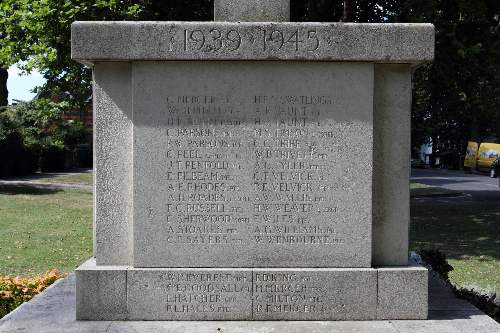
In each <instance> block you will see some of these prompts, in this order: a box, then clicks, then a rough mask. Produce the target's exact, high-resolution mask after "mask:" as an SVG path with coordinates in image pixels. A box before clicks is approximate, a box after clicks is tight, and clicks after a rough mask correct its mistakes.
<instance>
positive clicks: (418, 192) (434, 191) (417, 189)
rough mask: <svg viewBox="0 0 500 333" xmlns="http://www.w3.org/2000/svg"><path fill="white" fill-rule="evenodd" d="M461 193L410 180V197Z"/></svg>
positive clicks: (456, 194)
mask: <svg viewBox="0 0 500 333" xmlns="http://www.w3.org/2000/svg"><path fill="white" fill-rule="evenodd" d="M461 194H462V193H460V192H457V191H452V190H448V189H446V188H442V187H436V186H430V185H426V184H422V183H416V182H410V195H411V196H412V197H430V196H434V197H439V196H458V195H461Z"/></svg>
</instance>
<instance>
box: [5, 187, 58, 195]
mask: <svg viewBox="0 0 500 333" xmlns="http://www.w3.org/2000/svg"><path fill="white" fill-rule="evenodd" d="M61 191H63V189H60V188H52V187H47V186H36V185H33V186H26V185H0V194H6V195H18V194H25V195H26V194H27V195H46V194H55V193H58V192H61Z"/></svg>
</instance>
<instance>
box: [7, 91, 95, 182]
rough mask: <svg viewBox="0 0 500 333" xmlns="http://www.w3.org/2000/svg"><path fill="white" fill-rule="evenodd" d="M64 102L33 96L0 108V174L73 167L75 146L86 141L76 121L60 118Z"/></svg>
mask: <svg viewBox="0 0 500 333" xmlns="http://www.w3.org/2000/svg"><path fill="white" fill-rule="evenodd" d="M68 108H69V104H68V103H66V102H53V101H51V100H48V99H36V100H33V101H31V102H27V103H20V104H18V105H16V106H12V107H7V108H2V109H1V110H0V159H1V160H2V163H1V165H0V177H6V176H22V175H26V174H29V173H32V172H34V171H36V170H37V169H38V168H40V169H41V170H42V171H47V172H57V171H63V170H66V169H68V168H71V167H73V160H74V158H73V155H75V153H74V151H75V149H76V148H75V147H76V146H77V145H78V144H79V143H81V142H85V141H86V140H87V129H86V128H85V126H84V125H83V124H82V123H81V122H79V121H73V120H69V121H68V120H65V119H63V113H64V112H65V111H66V110H68Z"/></svg>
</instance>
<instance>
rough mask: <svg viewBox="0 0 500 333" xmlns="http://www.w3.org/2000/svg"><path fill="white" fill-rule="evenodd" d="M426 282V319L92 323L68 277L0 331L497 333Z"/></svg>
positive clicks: (472, 311) (489, 322)
mask: <svg viewBox="0 0 500 333" xmlns="http://www.w3.org/2000/svg"><path fill="white" fill-rule="evenodd" d="M429 282H430V286H429V290H430V291H431V292H430V293H429V318H430V319H429V320H391V321H389V320H385V321H281V322H280V321H265V322H264V321H210V322H207V321H196V322H194V321H138V322H133V321H132V322H131V321H128V322H123V321H116V322H109V321H99V322H96V321H76V319H75V276H74V274H72V275H70V276H69V277H67V278H66V279H64V280H60V281H58V282H57V283H55V284H54V285H53V286H51V287H49V288H48V289H47V290H46V291H45V292H43V293H42V294H40V295H39V296H37V297H35V298H34V299H33V300H32V301H30V302H27V303H25V304H24V305H22V306H21V307H19V308H18V309H16V310H15V311H13V312H11V313H10V314H9V315H7V316H6V317H4V318H3V319H2V320H0V333H12V332H23V333H30V332H36V333H49V332H50V333H60V332H65V333H76V332H78V333H82V332H93V333H101V332H112V333H118V332H120V333H132V332H134V333H135V332H163V333H174V332H175V333H179V332H187V333H220V332H224V333H243V332H252V333H268V332H273V333H279V332H287V333H299V332H300V333H302V332H315V333H322V332H339V333H340V332H342V333H350V332H352V333H354V332H356V333H364V332H366V333H368V332H369V333H378V332H384V333H406V332H408V333H410V332H411V333H420V332H421V333H430V332H433V333H434V332H436V333H460V332H463V333H465V332H467V333H471V332H477V333H500V324H498V323H496V322H495V321H494V320H493V319H491V318H490V317H488V316H487V315H485V314H484V313H482V312H481V311H479V310H478V309H477V308H475V307H474V306H473V305H471V304H469V303H467V302H465V301H461V300H458V299H457V298H455V296H454V295H453V294H452V293H451V292H450V291H449V290H447V289H446V288H445V287H444V286H443V285H442V284H441V283H440V282H439V280H437V279H436V278H431V279H430V281H429ZM446 304H447V306H445V305H446Z"/></svg>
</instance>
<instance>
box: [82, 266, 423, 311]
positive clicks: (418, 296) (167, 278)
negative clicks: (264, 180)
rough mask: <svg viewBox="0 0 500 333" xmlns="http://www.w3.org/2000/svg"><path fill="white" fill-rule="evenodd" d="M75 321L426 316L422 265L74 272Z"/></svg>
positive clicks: (86, 268) (117, 268)
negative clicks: (75, 282) (76, 319)
mask: <svg viewBox="0 0 500 333" xmlns="http://www.w3.org/2000/svg"><path fill="white" fill-rule="evenodd" d="M76 281H77V285H76V317H77V318H78V319H79V320H373V319H384V320H385V319H425V318H427V269H425V268H423V267H419V266H405V267H390V268H383V267H382V268H216V269H211V268H133V267H130V266H96V264H95V260H94V259H90V260H88V261H87V262H86V263H84V264H83V265H82V266H80V267H79V268H78V269H77V270H76Z"/></svg>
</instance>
